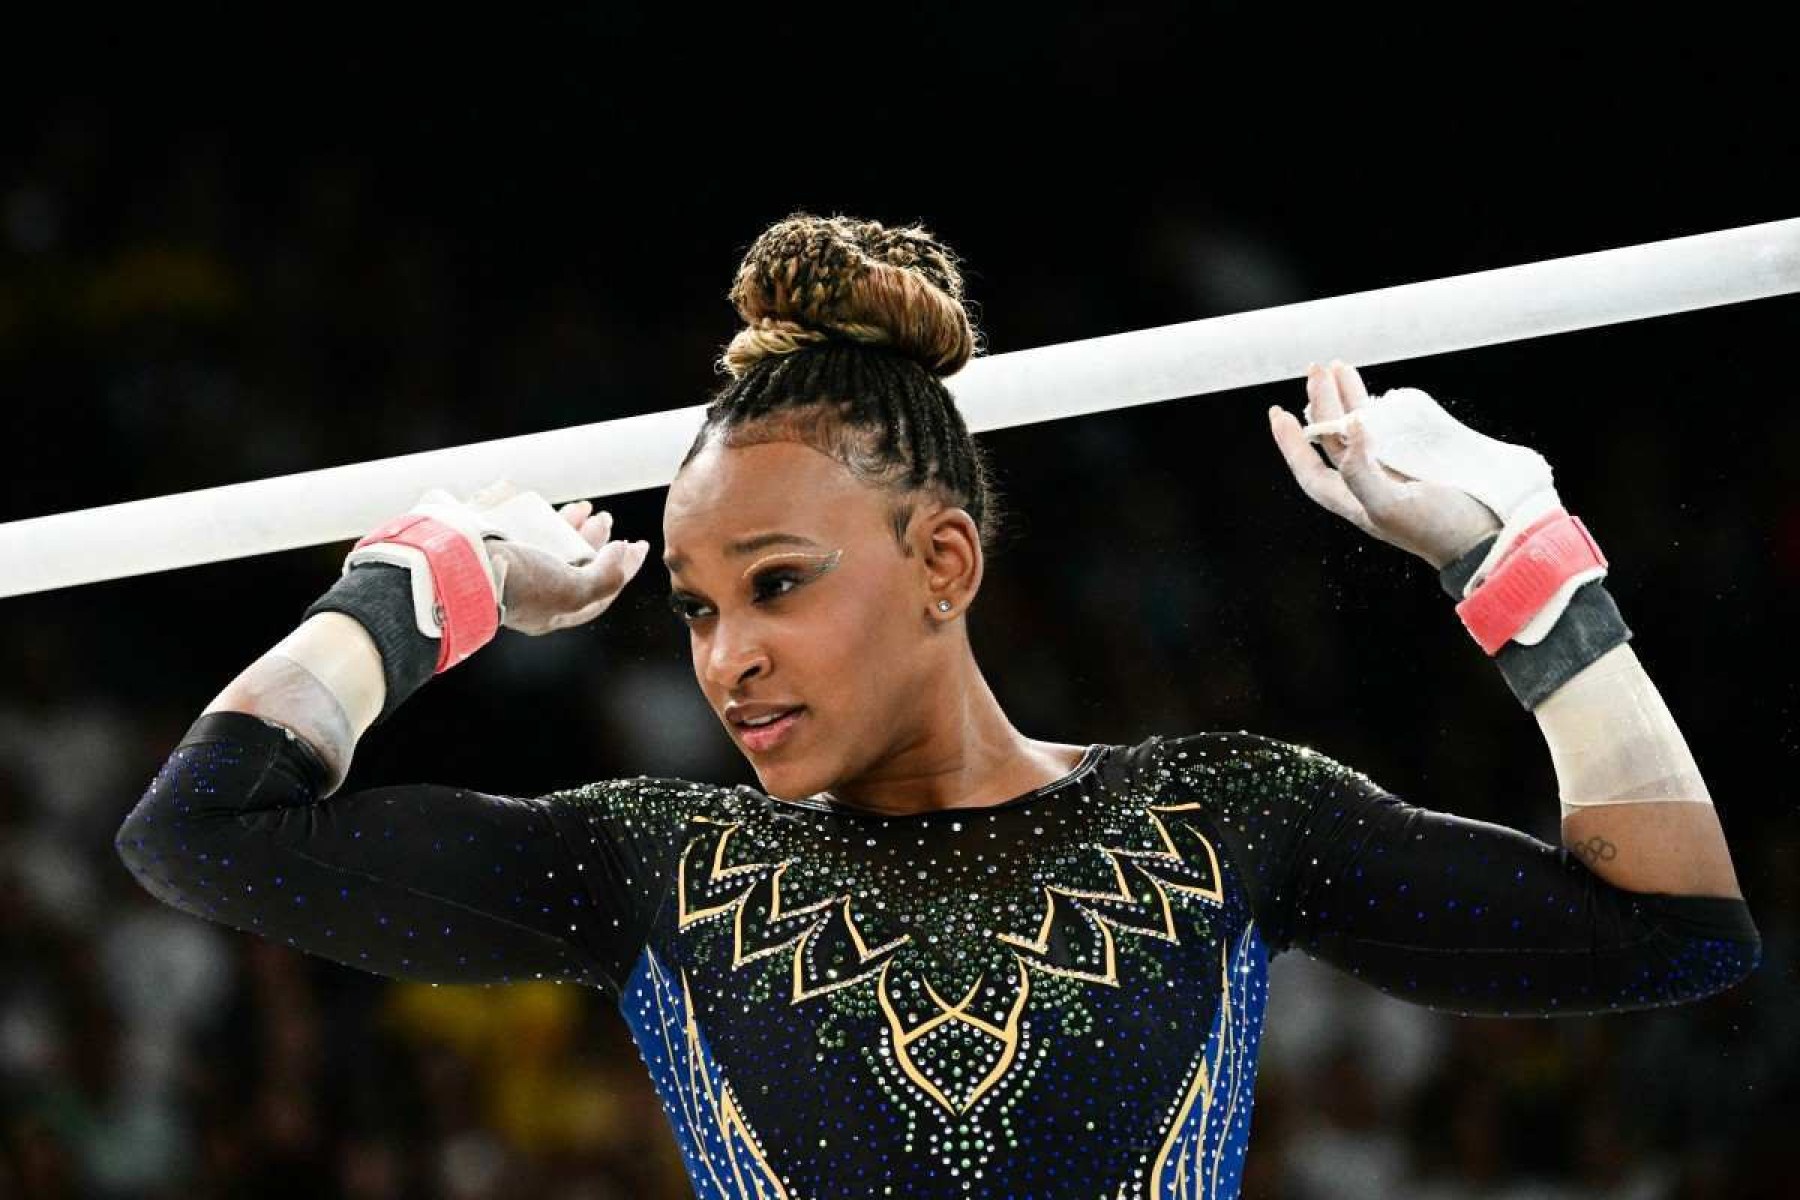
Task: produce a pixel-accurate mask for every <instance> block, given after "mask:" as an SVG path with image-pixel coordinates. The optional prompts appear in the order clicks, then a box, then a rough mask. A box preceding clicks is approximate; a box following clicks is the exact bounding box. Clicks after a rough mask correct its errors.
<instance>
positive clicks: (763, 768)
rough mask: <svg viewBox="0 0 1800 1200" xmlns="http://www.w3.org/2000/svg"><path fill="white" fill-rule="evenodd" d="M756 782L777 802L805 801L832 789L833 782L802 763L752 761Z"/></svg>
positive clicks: (751, 765) (752, 759)
mask: <svg viewBox="0 0 1800 1200" xmlns="http://www.w3.org/2000/svg"><path fill="white" fill-rule="evenodd" d="M750 767H751V769H752V770H754V771H755V772H756V781H757V783H758V785H760V786H761V788H762V790H763V792H764V794H765V795H769V796H773V797H774V798H775V799H777V800H805V799H806V798H807V797H809V796H816V795H818V794H819V793H820V792H823V791H827V790H829V789H830V787H831V780H830V779H828V778H825V777H824V776H822V775H820V774H818V773H817V771H816V770H809V769H808V768H807V767H806V766H805V765H804V764H801V763H759V762H757V761H756V759H754V758H751V759H750Z"/></svg>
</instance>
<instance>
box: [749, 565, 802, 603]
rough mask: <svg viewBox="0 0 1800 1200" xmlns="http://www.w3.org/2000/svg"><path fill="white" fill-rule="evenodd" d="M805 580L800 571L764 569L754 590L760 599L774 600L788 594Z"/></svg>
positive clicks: (757, 578)
mask: <svg viewBox="0 0 1800 1200" xmlns="http://www.w3.org/2000/svg"><path fill="white" fill-rule="evenodd" d="M804 582H806V581H805V579H804V578H802V576H801V574H800V572H798V571H791V570H774V571H764V572H762V573H761V574H759V575H758V576H757V577H756V581H755V583H754V585H753V587H752V590H753V591H754V593H755V596H756V598H757V599H758V600H774V599H777V598H779V597H781V596H785V595H787V594H788V593H789V592H791V591H793V590H794V589H795V588H797V587H799V586H800V585H801V584H802V583H804ZM784 585H785V586H784Z"/></svg>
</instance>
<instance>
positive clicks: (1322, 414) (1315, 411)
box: [1306, 364, 1344, 466]
mask: <svg viewBox="0 0 1800 1200" xmlns="http://www.w3.org/2000/svg"><path fill="white" fill-rule="evenodd" d="M1306 397H1307V403H1306V414H1307V416H1306V419H1307V423H1308V424H1309V425H1323V424H1326V423H1328V422H1332V421H1336V420H1338V419H1339V418H1340V417H1342V416H1343V415H1344V404H1343V400H1342V399H1341V398H1340V397H1339V395H1338V390H1337V377H1336V375H1334V374H1333V373H1332V372H1331V371H1330V370H1328V369H1327V368H1325V367H1321V366H1318V365H1317V364H1314V365H1313V366H1310V367H1308V368H1307V369H1306ZM1316 444H1317V445H1318V447H1319V449H1321V450H1323V451H1324V452H1325V456H1326V457H1327V458H1329V459H1330V460H1331V463H1332V465H1333V466H1336V465H1337V463H1338V460H1339V459H1341V458H1342V457H1343V454H1344V439H1343V438H1342V437H1341V436H1339V435H1336V434H1327V435H1325V436H1324V437H1321V438H1319V439H1318V442H1317V443H1316Z"/></svg>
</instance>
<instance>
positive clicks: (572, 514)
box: [556, 500, 594, 530]
mask: <svg viewBox="0 0 1800 1200" xmlns="http://www.w3.org/2000/svg"><path fill="white" fill-rule="evenodd" d="M556 511H557V515H559V516H561V517H562V519H563V520H565V521H567V522H568V523H569V524H570V525H572V526H574V527H575V529H577V530H580V528H581V523H582V522H583V521H585V520H587V519H588V514H589V513H591V512H593V511H594V502H593V501H592V500H571V501H569V503H567V504H565V505H563V506H562V507H561V508H559V509H557V510H556Z"/></svg>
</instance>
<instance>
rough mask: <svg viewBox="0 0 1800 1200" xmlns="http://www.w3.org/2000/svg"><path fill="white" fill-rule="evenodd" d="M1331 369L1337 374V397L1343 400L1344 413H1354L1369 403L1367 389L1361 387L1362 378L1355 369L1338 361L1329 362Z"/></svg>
mask: <svg viewBox="0 0 1800 1200" xmlns="http://www.w3.org/2000/svg"><path fill="white" fill-rule="evenodd" d="M1331 366H1332V369H1333V370H1334V371H1335V372H1336V373H1337V388H1338V395H1339V396H1341V397H1342V398H1343V401H1344V411H1345V412H1347V413H1349V412H1355V411H1356V410H1357V409H1359V408H1361V407H1362V406H1363V405H1365V404H1367V403H1368V402H1369V389H1368V388H1367V387H1365V386H1364V385H1363V377H1362V374H1361V372H1359V371H1358V370H1357V369H1356V368H1355V367H1353V366H1351V365H1350V364H1349V363H1347V362H1343V361H1341V360H1340V359H1335V358H1334V359H1332V360H1331Z"/></svg>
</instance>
